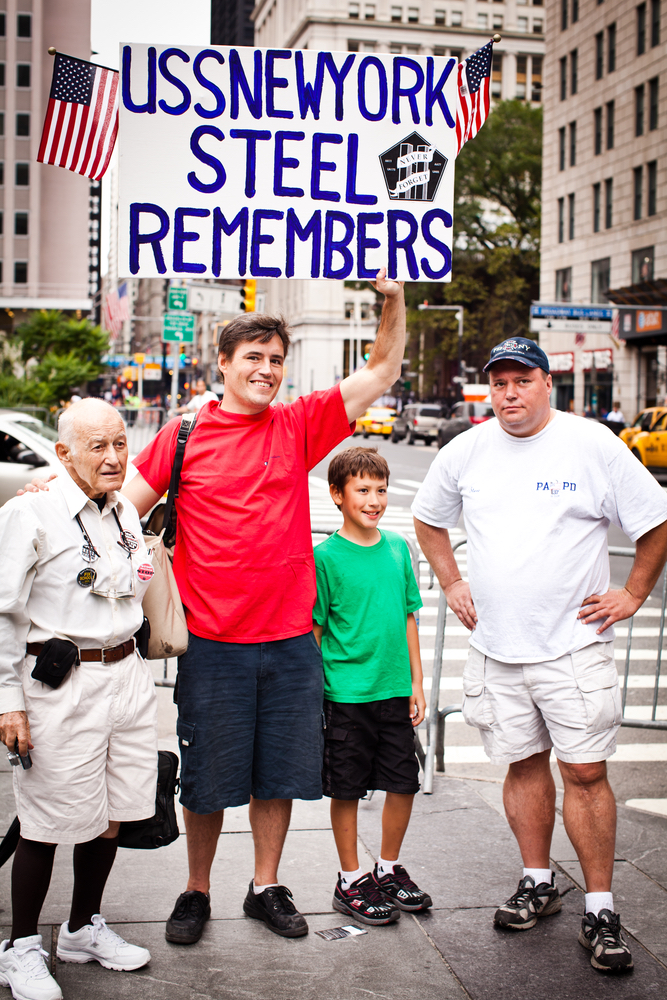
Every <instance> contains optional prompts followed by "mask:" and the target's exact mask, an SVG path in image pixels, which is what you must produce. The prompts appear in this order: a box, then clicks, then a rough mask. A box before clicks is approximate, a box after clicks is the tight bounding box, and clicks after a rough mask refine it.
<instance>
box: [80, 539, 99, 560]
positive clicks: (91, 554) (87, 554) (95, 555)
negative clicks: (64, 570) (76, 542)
mask: <svg viewBox="0 0 667 1000" xmlns="http://www.w3.org/2000/svg"><path fill="white" fill-rule="evenodd" d="M81 556H82V558H83V559H85V560H86V562H89V563H91V562H95V560H96V559H99V558H100V554H99V552H97V551H96V550H95V546H94V545H93V544H92V542H84V543H83V545H82V546H81Z"/></svg>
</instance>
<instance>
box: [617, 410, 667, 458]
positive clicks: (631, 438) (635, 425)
mask: <svg viewBox="0 0 667 1000" xmlns="http://www.w3.org/2000/svg"><path fill="white" fill-rule="evenodd" d="M665 414H667V408H666V407H664V406H649V407H647V408H646V409H645V410H640V412H639V413H638V414H637V416H636V417H635V419H634V420H633V421H632V423H631V424H630V426H629V427H624V428H623V430H622V431H621V432H620V434H619V435H618V436H619V437H620V439H621V441H623V442H625V444H627V446H628V448H629V449H630V450H631V451H632V449H633V447H634V444H635V441H636V440H637V438H638V437H639V436H640V435H642V434H647V433H649V432H650V431H651V430H652V429H653V428H654V426H655V425H656V424H657V423H658V421H659V420H660V419H661V417H664V416H665Z"/></svg>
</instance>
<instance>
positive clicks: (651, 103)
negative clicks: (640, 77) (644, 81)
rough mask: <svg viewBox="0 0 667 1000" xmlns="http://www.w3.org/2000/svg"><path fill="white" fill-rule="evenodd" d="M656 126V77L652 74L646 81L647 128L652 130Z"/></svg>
mask: <svg viewBox="0 0 667 1000" xmlns="http://www.w3.org/2000/svg"><path fill="white" fill-rule="evenodd" d="M657 127H658V77H657V76H654V77H653V79H652V80H649V82H648V130H649V132H653V131H654V130H655V129H657Z"/></svg>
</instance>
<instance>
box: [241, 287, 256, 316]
mask: <svg viewBox="0 0 667 1000" xmlns="http://www.w3.org/2000/svg"><path fill="white" fill-rule="evenodd" d="M256 297H257V282H256V281H255V279H254V278H248V280H247V281H246V282H245V283H244V285H243V288H242V289H241V309H243V311H244V312H247V313H251V312H254V311H255V299H256Z"/></svg>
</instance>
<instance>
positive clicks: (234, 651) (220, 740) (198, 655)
mask: <svg viewBox="0 0 667 1000" xmlns="http://www.w3.org/2000/svg"><path fill="white" fill-rule="evenodd" d="M323 684H324V675H323V670H322V654H321V652H320V648H319V646H318V645H317V642H316V641H315V637H314V635H313V633H312V632H308V633H307V634H306V635H299V636H295V637H294V638H291V639H279V640H276V641H274V642H257V643H240V642H216V641H214V640H213V639H202V638H200V637H199V636H197V635H193V634H192V633H190V639H189V644H188V650H187V652H186V653H185V654H184V655H183V656H181V657H179V661H178V687H177V691H176V694H175V700H176V703H177V705H178V723H177V728H176V731H177V733H178V742H179V746H180V751H181V804H182V805H183V806H185V808H186V809H189V810H190V811H191V812H194V813H199V814H200V815H205V814H207V813H212V812H217V811H218V810H219V809H229V808H231V807H233V806H242V805H246V804H247V803H248V802H249V801H250V796H252V797H253V798H256V799H319V798H321V797H322V779H321V772H322V754H323V745H324V738H323V715H322V703H323Z"/></svg>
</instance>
